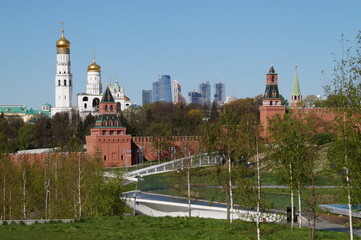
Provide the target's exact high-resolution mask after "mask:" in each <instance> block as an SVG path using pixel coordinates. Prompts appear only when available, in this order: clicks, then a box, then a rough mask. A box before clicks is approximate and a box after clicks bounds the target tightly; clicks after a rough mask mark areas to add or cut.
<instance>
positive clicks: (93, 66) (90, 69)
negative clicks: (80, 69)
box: [88, 60, 101, 72]
mask: <svg viewBox="0 0 361 240" xmlns="http://www.w3.org/2000/svg"><path fill="white" fill-rule="evenodd" d="M100 71H101V67H100V66H99V65H98V64H96V62H95V60H93V62H92V64H90V65H89V66H88V72H100Z"/></svg>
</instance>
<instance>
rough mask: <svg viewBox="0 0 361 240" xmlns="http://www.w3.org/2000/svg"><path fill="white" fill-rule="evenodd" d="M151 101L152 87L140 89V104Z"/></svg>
mask: <svg viewBox="0 0 361 240" xmlns="http://www.w3.org/2000/svg"><path fill="white" fill-rule="evenodd" d="M150 103H152V89H150V90H143V91H142V105H143V106H144V105H146V104H150Z"/></svg>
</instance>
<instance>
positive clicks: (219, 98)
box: [214, 82, 226, 105]
mask: <svg viewBox="0 0 361 240" xmlns="http://www.w3.org/2000/svg"><path fill="white" fill-rule="evenodd" d="M214 101H216V102H217V104H218V105H223V104H224V102H225V101H226V85H225V84H224V83H221V82H219V83H216V84H215V85H214Z"/></svg>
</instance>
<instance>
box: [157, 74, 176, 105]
mask: <svg viewBox="0 0 361 240" xmlns="http://www.w3.org/2000/svg"><path fill="white" fill-rule="evenodd" d="M153 102H172V86H171V83H170V76H169V75H159V76H158V81H156V82H154V83H153Z"/></svg>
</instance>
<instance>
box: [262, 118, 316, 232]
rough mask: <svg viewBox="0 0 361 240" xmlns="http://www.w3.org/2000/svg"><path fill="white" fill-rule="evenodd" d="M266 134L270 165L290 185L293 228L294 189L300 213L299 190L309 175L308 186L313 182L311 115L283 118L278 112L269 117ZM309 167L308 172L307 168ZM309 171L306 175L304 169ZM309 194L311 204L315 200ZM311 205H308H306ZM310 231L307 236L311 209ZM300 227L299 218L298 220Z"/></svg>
mask: <svg viewBox="0 0 361 240" xmlns="http://www.w3.org/2000/svg"><path fill="white" fill-rule="evenodd" d="M269 131H270V136H271V146H272V153H271V155H270V157H271V159H272V162H273V166H274V168H275V169H276V171H277V172H278V174H279V176H280V179H281V180H282V182H283V183H286V184H287V185H288V186H289V188H290V195H291V211H292V213H291V230H293V228H294V218H293V216H294V212H293V211H294V201H293V196H294V190H297V193H298V204H299V207H298V209H299V216H300V218H301V216H302V206H301V190H302V188H303V187H304V186H305V185H307V184H309V182H310V181H307V180H308V179H309V177H310V176H311V177H312V179H311V182H312V186H313V187H314V184H315V174H314V169H313V167H312V166H314V162H313V161H314V159H315V156H314V155H313V153H314V152H315V149H314V148H313V147H312V146H313V145H311V144H312V140H313V139H314V135H315V131H316V129H315V127H314V123H313V121H312V118H309V117H302V116H301V115H295V114H293V113H292V112H291V113H289V114H286V115H285V116H284V117H283V118H282V117H281V116H279V115H276V116H275V117H273V118H272V119H271V121H270V127H269ZM310 171H311V172H310ZM309 172H310V173H311V175H309V174H308V173H309ZM314 200H315V198H313V201H312V203H313V205H312V206H313V207H315V206H314V204H315V202H314ZM310 206H311V205H310ZM312 213H313V215H312V217H313V219H311V220H312V221H311V222H312V223H313V225H312V226H311V227H312V228H311V229H312V231H313V233H312V234H311V239H314V227H315V226H314V218H315V212H314V211H313V212H312ZM300 227H301V222H300Z"/></svg>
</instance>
